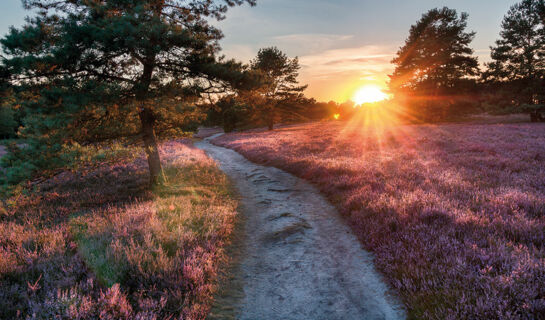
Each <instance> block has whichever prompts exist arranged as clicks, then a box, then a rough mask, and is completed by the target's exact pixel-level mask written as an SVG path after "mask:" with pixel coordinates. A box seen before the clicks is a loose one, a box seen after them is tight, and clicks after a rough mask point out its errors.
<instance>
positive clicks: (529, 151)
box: [214, 115, 545, 319]
mask: <svg viewBox="0 0 545 320" xmlns="http://www.w3.org/2000/svg"><path fill="white" fill-rule="evenodd" d="M214 143H216V144H219V145H221V146H225V147H230V148H233V149H235V150H237V151H238V152H240V153H242V154H243V155H244V156H246V157H247V158H249V159H250V160H252V161H255V162H258V163H262V164H266V165H270V166H275V167H278V168H281V169H284V170H286V171H289V172H291V173H293V174H295V175H297V176H299V177H302V178H305V179H307V180H309V181H311V182H313V183H314V184H316V185H317V186H318V187H319V188H320V190H321V191H322V192H323V193H324V194H325V195H327V196H328V198H329V199H330V200H331V201H332V202H333V203H334V204H335V205H336V207H337V208H338V210H339V212H341V214H342V215H343V216H344V217H345V218H346V220H347V221H348V223H349V224H350V225H351V226H352V228H353V230H354V232H355V233H356V234H357V235H358V237H359V239H360V240H361V242H362V243H363V244H364V246H365V247H366V248H367V249H368V250H370V251H372V252H373V253H374V254H375V257H376V258H375V263H376V266H377V267H378V269H379V270H380V271H381V272H382V273H383V274H384V275H385V278H386V279H387V280H388V282H389V283H390V286H391V287H392V288H393V289H394V290H395V291H396V292H397V293H398V294H399V295H400V296H401V297H402V298H403V300H404V302H405V305H406V306H407V309H408V313H409V318H411V319H545V285H544V283H545V184H544V181H545V170H543V168H545V126H544V125H543V124H524V123H518V124H444V125H401V124H392V123H390V122H389V121H387V119H384V118H381V117H380V116H379V115H374V117H369V116H368V115H367V116H361V115H358V116H357V117H356V118H355V119H354V120H353V121H351V122H323V123H313V124H307V125H299V126H290V127H287V128H283V129H279V130H276V131H274V132H258V131H256V132H248V133H236V134H228V135H225V136H222V137H219V138H217V139H215V140H214Z"/></svg>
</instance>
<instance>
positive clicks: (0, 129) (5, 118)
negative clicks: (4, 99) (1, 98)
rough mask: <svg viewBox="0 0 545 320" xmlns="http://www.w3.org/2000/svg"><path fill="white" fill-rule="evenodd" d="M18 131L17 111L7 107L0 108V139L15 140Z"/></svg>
mask: <svg viewBox="0 0 545 320" xmlns="http://www.w3.org/2000/svg"><path fill="white" fill-rule="evenodd" d="M16 131H17V121H15V111H13V109H12V108H10V107H6V106H0V139H9V138H14V137H15V133H16Z"/></svg>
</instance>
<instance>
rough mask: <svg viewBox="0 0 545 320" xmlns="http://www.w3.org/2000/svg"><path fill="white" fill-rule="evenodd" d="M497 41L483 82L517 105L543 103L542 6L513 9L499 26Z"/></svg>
mask: <svg viewBox="0 0 545 320" xmlns="http://www.w3.org/2000/svg"><path fill="white" fill-rule="evenodd" d="M501 27H502V30H501V32H500V39H499V40H497V41H496V46H495V47H491V49H492V53H491V57H492V60H493V61H492V62H490V63H488V64H487V67H488V70H487V71H486V72H485V73H484V74H483V79H484V80H485V81H489V82H494V83H496V86H497V87H502V88H505V89H506V90H507V91H509V92H510V96H511V99H512V101H516V103H517V104H521V103H524V104H534V103H536V102H538V101H543V100H544V96H543V87H544V85H545V4H544V1H543V0H523V1H522V2H520V3H517V4H515V5H513V6H512V7H511V8H510V10H509V12H508V13H507V14H506V16H505V17H504V18H503V22H502V24H501Z"/></svg>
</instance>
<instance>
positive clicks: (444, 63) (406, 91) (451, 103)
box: [390, 7, 479, 118]
mask: <svg viewBox="0 0 545 320" xmlns="http://www.w3.org/2000/svg"><path fill="white" fill-rule="evenodd" d="M467 19H468V14H467V13H462V14H460V15H458V13H457V12H456V10H453V9H449V8H447V7H444V8H442V9H432V10H430V11H428V12H427V13H425V14H424V15H423V16H422V18H421V19H420V20H419V21H418V22H417V23H416V24H415V25H413V26H411V29H410V32H409V37H408V38H407V40H406V41H405V44H404V46H403V47H401V48H400V49H399V51H398V52H397V54H396V57H395V58H394V59H393V60H392V63H393V64H394V65H395V70H394V72H393V74H392V75H390V90H391V91H392V92H393V93H394V94H395V95H396V98H398V100H400V101H402V102H405V103H406V104H408V105H409V106H411V107H413V109H414V110H413V112H414V113H415V115H420V116H421V117H422V118H427V117H439V118H441V117H442V113H445V112H457V111H458V110H456V108H457V107H458V101H457V100H458V99H460V98H463V97H460V96H463V95H464V94H465V95H467V94H469V93H470V92H471V89H474V88H473V86H474V79H472V78H471V77H475V76H477V75H478V74H479V69H478V62H477V58H475V57H473V56H472V54H473V49H471V48H470V47H469V44H470V43H471V41H473V38H474V37H475V33H474V32H466V31H465V29H466V28H467ZM448 109H453V111H450V110H448Z"/></svg>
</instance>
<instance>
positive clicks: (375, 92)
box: [354, 86, 388, 105]
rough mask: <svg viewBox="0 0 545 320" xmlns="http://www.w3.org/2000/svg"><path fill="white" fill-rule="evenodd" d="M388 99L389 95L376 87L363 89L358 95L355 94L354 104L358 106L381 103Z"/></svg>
mask: <svg viewBox="0 0 545 320" xmlns="http://www.w3.org/2000/svg"><path fill="white" fill-rule="evenodd" d="M386 98H388V95H387V94H386V93H384V92H382V90H380V88H379V87H376V86H365V87H361V88H360V89H359V90H358V91H357V92H356V94H354V102H355V103H356V104H357V105H361V104H364V103H373V102H379V101H382V100H385V99H386Z"/></svg>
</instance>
